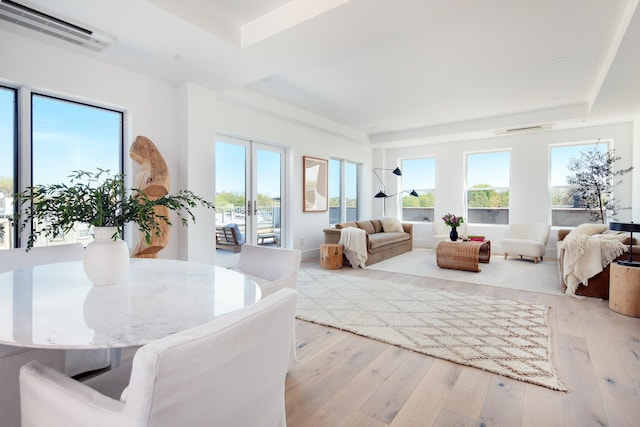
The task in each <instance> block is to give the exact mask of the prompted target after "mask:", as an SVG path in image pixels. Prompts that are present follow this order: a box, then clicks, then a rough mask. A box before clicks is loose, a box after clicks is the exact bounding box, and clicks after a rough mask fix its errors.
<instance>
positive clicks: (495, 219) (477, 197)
mask: <svg viewBox="0 0 640 427" xmlns="http://www.w3.org/2000/svg"><path fill="white" fill-rule="evenodd" d="M510 155H511V153H510V152H509V151H495V152H487V153H473V154H467V182H466V193H467V222H469V223H474V224H509V186H510Z"/></svg>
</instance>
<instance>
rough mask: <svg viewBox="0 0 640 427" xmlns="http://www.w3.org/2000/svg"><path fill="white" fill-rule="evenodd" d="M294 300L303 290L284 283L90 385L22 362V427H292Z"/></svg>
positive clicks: (150, 348) (151, 347) (148, 348)
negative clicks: (288, 385)
mask: <svg viewBox="0 0 640 427" xmlns="http://www.w3.org/2000/svg"><path fill="white" fill-rule="evenodd" d="M295 307H296V291H294V290H292V289H283V290H281V291H278V292H277V293H275V294H273V295H270V296H268V297H266V298H264V299H262V300H260V301H258V302H257V303H255V304H253V305H251V306H249V307H247V308H245V309H242V310H239V311H236V312H233V313H230V314H227V315H225V316H221V317H219V318H217V319H215V320H213V321H211V322H209V323H206V324H204V325H200V326H196V327H194V328H191V329H188V330H185V331H181V332H178V333H176V334H174V335H170V336H168V337H165V338H162V339H160V340H157V341H155V342H152V343H150V344H147V345H144V346H142V347H140V349H138V351H137V352H136V353H135V355H134V357H133V363H132V364H123V365H121V366H120V367H118V368H116V369H113V370H111V371H108V372H106V373H104V374H102V375H99V376H97V377H95V378H92V379H91V380H90V381H87V382H85V383H81V382H78V381H75V380H73V379H71V378H69V377H68V376H66V375H64V374H62V373H61V372H59V371H57V370H55V369H51V368H49V367H47V366H45V365H43V364H41V363H39V362H31V363H29V364H27V365H25V366H23V367H22V368H21V370H20V399H21V404H22V408H21V412H22V426H23V427H42V426H50V425H53V424H55V425H59V426H65V427H86V426H91V427H112V426H121V427H136V426H140V427H142V426H145V427H149V426H155V427H165V426H166V427H175V426H190V427H199V426H202V427H204V426H245V427H261V426H274V427H279V426H285V425H286V416H285V404H284V393H285V377H286V374H287V358H288V353H289V344H290V342H291V333H292V329H293V328H292V326H293V321H294V316H295Z"/></svg>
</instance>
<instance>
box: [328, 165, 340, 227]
mask: <svg viewBox="0 0 640 427" xmlns="http://www.w3.org/2000/svg"><path fill="white" fill-rule="evenodd" d="M341 196H342V162H340V160H336V159H329V224H337V223H339V222H341V221H340V217H341V211H342V204H341V203H340V202H341V200H342V197H341Z"/></svg>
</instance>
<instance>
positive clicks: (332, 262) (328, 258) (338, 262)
mask: <svg viewBox="0 0 640 427" xmlns="http://www.w3.org/2000/svg"><path fill="white" fill-rule="evenodd" d="M320 267H322V268H326V269H327V270H339V269H341V268H342V245H338V244H336V243H325V244H322V245H320Z"/></svg>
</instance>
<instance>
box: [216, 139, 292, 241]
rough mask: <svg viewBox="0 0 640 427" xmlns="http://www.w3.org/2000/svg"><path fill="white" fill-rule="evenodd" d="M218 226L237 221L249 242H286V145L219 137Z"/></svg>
mask: <svg viewBox="0 0 640 427" xmlns="http://www.w3.org/2000/svg"><path fill="white" fill-rule="evenodd" d="M215 164H216V172H215V174H216V226H221V225H227V224H237V225H238V227H239V228H240V231H241V232H242V234H243V238H244V239H245V242H246V243H250V244H257V245H269V246H283V241H284V237H285V227H284V225H285V221H284V219H285V218H284V212H285V210H284V205H283V203H284V200H285V198H284V182H285V149H284V148H282V147H278V146H274V145H269V144H266V143H261V142H257V141H251V140H245V139H241V138H234V137H229V136H222V135H217V137H216V162H215Z"/></svg>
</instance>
